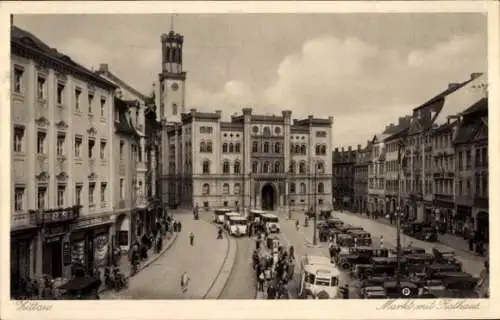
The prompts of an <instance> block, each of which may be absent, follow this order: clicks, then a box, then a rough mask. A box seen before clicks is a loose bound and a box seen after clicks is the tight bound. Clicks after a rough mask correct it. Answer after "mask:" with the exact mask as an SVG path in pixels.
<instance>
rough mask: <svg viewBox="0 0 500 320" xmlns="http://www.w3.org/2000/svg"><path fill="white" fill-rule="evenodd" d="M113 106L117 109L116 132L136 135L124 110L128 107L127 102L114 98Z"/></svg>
mask: <svg viewBox="0 0 500 320" xmlns="http://www.w3.org/2000/svg"><path fill="white" fill-rule="evenodd" d="M115 106H116V108H117V109H118V119H115V128H116V132H118V133H124V134H129V135H134V136H137V135H138V133H137V131H136V130H135V128H134V126H133V125H132V122H130V118H128V117H127V113H126V111H125V110H126V109H127V108H128V106H127V102H126V101H124V100H120V99H118V98H115Z"/></svg>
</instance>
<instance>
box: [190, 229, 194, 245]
mask: <svg viewBox="0 0 500 320" xmlns="http://www.w3.org/2000/svg"><path fill="white" fill-rule="evenodd" d="M189 244H190V245H191V246H194V234H193V232H189Z"/></svg>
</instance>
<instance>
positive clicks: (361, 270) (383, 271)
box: [354, 257, 406, 280]
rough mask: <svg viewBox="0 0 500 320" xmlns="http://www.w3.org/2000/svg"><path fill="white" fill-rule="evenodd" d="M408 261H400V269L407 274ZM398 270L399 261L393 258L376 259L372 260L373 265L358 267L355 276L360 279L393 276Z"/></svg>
mask: <svg viewBox="0 0 500 320" xmlns="http://www.w3.org/2000/svg"><path fill="white" fill-rule="evenodd" d="M405 265H406V260H405V258H404V257H401V259H400V268H401V271H402V272H403V273H405V267H404V266H405ZM397 268H398V264H397V259H396V258H393V257H388V258H383V257H374V258H372V259H371V264H358V265H356V272H355V273H354V276H356V277H358V278H359V279H362V280H363V279H366V278H368V277H372V276H375V275H381V276H383V275H393V274H394V273H395V272H396V270H397Z"/></svg>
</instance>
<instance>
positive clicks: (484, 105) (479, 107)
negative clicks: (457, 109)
mask: <svg viewBox="0 0 500 320" xmlns="http://www.w3.org/2000/svg"><path fill="white" fill-rule="evenodd" d="M487 110H488V98H482V99H481V100H479V101H477V102H476V103H474V104H473V105H472V106H470V107H469V108H467V109H465V110H464V111H463V112H462V115H468V114H472V113H475V112H481V111H487Z"/></svg>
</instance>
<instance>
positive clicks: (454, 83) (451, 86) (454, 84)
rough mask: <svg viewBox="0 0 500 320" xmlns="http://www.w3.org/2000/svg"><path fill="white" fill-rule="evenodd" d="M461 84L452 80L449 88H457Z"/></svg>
mask: <svg viewBox="0 0 500 320" xmlns="http://www.w3.org/2000/svg"><path fill="white" fill-rule="evenodd" d="M459 86H460V83H456V82H452V83H450V84H448V89H450V90H451V89H456V88H458V87H459Z"/></svg>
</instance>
